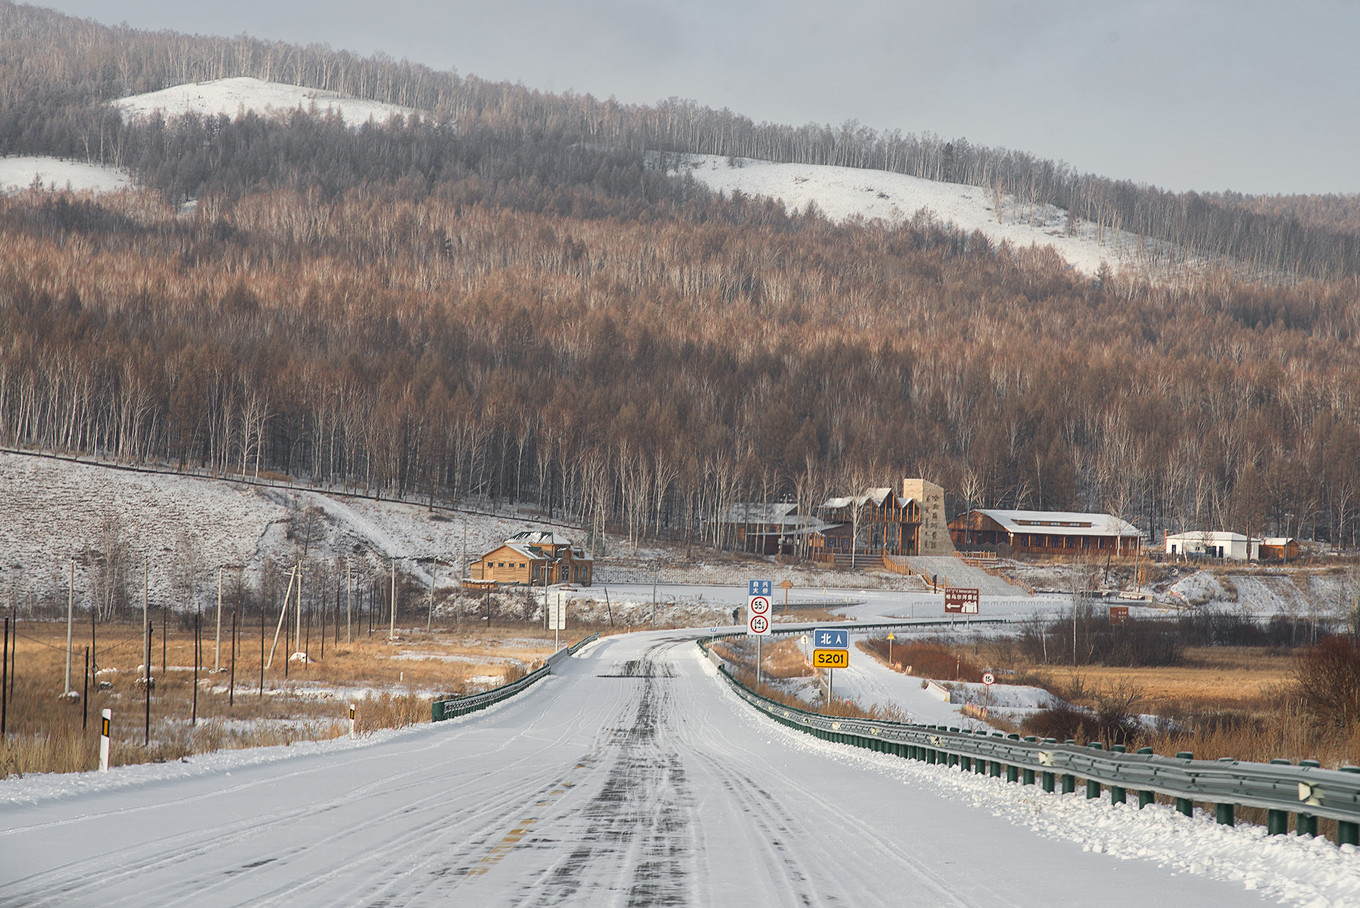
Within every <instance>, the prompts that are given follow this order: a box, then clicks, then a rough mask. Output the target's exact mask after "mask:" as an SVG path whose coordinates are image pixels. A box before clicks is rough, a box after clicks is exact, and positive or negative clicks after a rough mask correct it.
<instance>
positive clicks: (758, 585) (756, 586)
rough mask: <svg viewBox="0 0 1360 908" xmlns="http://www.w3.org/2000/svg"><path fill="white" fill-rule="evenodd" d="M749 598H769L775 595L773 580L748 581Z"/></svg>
mask: <svg viewBox="0 0 1360 908" xmlns="http://www.w3.org/2000/svg"><path fill="white" fill-rule="evenodd" d="M747 590H748V592H747V594H746V595H748V596H769V595H772V594H773V593H774V581H773V580H748V581H747Z"/></svg>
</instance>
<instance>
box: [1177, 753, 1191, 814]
mask: <svg viewBox="0 0 1360 908" xmlns="http://www.w3.org/2000/svg"><path fill="white" fill-rule="evenodd" d="M1176 759H1177V760H1193V759H1195V755H1194V753H1193V752H1192V751H1188V750H1181V751H1177V752H1176ZM1176 810H1177V811H1178V812H1180V813H1183V814H1185V815H1186V816H1187V817H1190V816H1194V815H1195V803H1194V801H1192V800H1190V799H1189V798H1177V799H1176Z"/></svg>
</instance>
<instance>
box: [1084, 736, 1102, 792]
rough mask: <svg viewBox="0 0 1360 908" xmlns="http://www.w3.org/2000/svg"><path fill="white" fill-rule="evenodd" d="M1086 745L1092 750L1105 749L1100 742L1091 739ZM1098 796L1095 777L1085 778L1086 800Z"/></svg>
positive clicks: (1097, 785)
mask: <svg viewBox="0 0 1360 908" xmlns="http://www.w3.org/2000/svg"><path fill="white" fill-rule="evenodd" d="M1086 746H1087V747H1089V748H1091V749H1092V750H1104V749H1105V748H1104V747H1103V746H1102V745H1101V743H1100V742H1099V741H1092V742H1091V743H1090V744H1087V745H1086ZM1098 797H1100V783H1099V782H1097V781H1096V780H1095V779H1087V780H1086V800H1088V801H1092V800H1095V799H1096V798H1098Z"/></svg>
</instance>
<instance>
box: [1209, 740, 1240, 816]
mask: <svg viewBox="0 0 1360 908" xmlns="http://www.w3.org/2000/svg"><path fill="white" fill-rule="evenodd" d="M1218 762H1219V763H1236V762H1237V760H1235V759H1234V758H1232V757H1219V758H1218ZM1233 807H1234V805H1233V804H1232V803H1222V804H1215V805H1214V820H1215V822H1217V823H1218V824H1219V825H1220V826H1233V825H1235V823H1236V820H1235V817H1234V816H1233Z"/></svg>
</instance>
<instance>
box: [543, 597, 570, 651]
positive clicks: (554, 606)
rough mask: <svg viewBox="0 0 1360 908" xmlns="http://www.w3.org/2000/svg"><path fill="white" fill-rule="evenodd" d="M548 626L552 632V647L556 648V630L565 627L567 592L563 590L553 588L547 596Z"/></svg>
mask: <svg viewBox="0 0 1360 908" xmlns="http://www.w3.org/2000/svg"><path fill="white" fill-rule="evenodd" d="M548 627H549V628H550V629H551V630H552V632H553V649H554V650H556V649H557V641H558V637H557V634H558V631H564V630H566V629H567V594H566V592H565V591H564V590H555V591H553V593H552V595H551V596H549V597H548Z"/></svg>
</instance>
